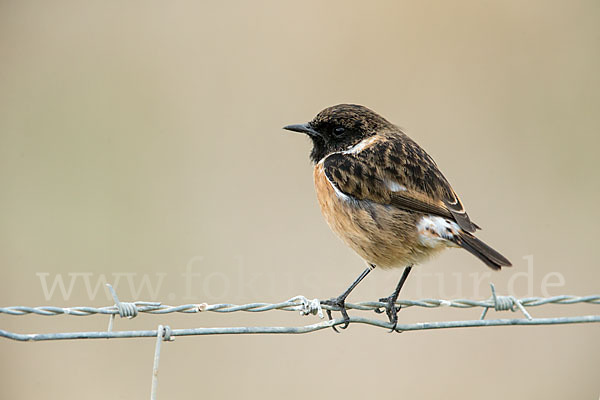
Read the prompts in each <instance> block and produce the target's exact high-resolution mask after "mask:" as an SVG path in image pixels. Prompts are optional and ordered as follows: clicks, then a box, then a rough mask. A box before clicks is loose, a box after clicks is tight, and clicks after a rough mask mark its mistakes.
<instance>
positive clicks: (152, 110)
mask: <svg viewBox="0 0 600 400" xmlns="http://www.w3.org/2000/svg"><path fill="white" fill-rule="evenodd" d="M0 53H1V54H2V56H1V58H2V61H1V63H0V187H2V190H1V192H0V220H1V222H0V262H1V265H2V271H3V274H2V279H1V280H0V305H2V306H12V305H27V306H42V305H54V306H106V305H111V304H112V303H113V301H112V300H111V298H110V296H109V294H108V292H107V291H106V290H105V289H104V287H103V284H104V283H105V282H109V283H113V285H115V287H116V289H117V292H118V294H119V297H120V298H121V300H122V301H133V300H156V301H161V302H163V303H166V304H173V305H176V304H186V303H200V302H207V303H222V302H225V303H236V304H244V303H249V302H256V301H265V302H279V301H284V300H286V299H288V298H290V297H293V296H295V295H298V294H303V295H305V296H307V297H309V298H329V297H332V296H337V295H338V294H339V293H340V292H341V291H342V290H343V289H345V288H346V287H347V286H348V284H349V283H350V282H351V281H352V280H353V279H354V278H355V277H356V276H357V275H358V274H359V273H360V271H362V269H363V268H364V265H363V262H362V261H361V260H360V259H359V258H358V256H356V255H355V254H354V253H352V252H351V250H349V249H348V248H346V247H345V245H343V244H342V242H341V241H339V240H338V239H337V238H336V237H335V236H334V234H333V233H331V232H330V231H329V228H328V227H327V225H326V224H325V222H324V220H323V219H322V217H321V215H320V211H319V209H318V205H317V202H316V199H315V195H314V190H313V183H312V166H311V164H310V162H309V159H308V153H309V151H310V143H309V140H308V139H307V138H305V137H302V136H300V135H294V134H291V133H289V132H287V131H283V130H282V129H281V127H282V126H284V125H287V124H290V123H300V122H306V121H308V120H310V119H311V118H312V117H313V116H314V115H315V114H316V113H317V112H318V111H320V110H321V109H323V108H325V107H327V106H330V105H334V104H337V103H347V102H349V103H358V104H363V105H366V106H368V107H370V108H372V109H374V110H376V111H377V112H379V113H380V114H382V115H384V116H385V117H386V118H388V119H389V120H390V121H392V122H394V123H396V124H398V125H400V126H401V127H403V128H404V129H405V131H406V132H407V133H408V134H409V135H410V136H411V137H413V138H414V139H415V140H416V141H417V142H418V143H419V144H421V145H422V146H423V147H424V148H425V149H426V150H427V151H428V152H429V153H430V154H431V156H432V157H433V158H434V159H435V160H436V161H437V163H438V165H439V166H440V168H441V169H442V170H443V171H444V173H445V175H446V177H447V178H448V180H449V181H450V182H451V183H452V184H453V186H454V188H455V190H456V191H457V192H458V193H459V194H460V195H461V198H462V200H463V201H464V203H465V205H466V207H467V209H468V210H469V214H470V215H471V217H472V218H473V220H474V221H476V222H477V223H478V224H479V225H481V226H482V227H483V231H481V234H480V237H481V238H482V239H484V240H485V241H486V242H488V243H490V244H491V245H492V246H493V247H495V248H497V249H498V250H500V251H501V252H502V253H503V254H505V255H506V256H507V257H508V258H509V259H510V260H511V261H512V262H513V264H514V267H513V268H512V269H505V270H503V271H502V272H500V273H492V272H490V271H488V269H487V268H486V267H485V266H484V265H483V264H482V263H481V262H479V261H478V260H477V259H476V258H474V257H472V256H470V255H469V254H468V253H467V252H465V251H459V250H451V251H446V252H445V253H443V254H442V255H441V256H440V257H438V258H436V259H435V260H432V261H431V262H428V263H426V264H424V265H421V266H419V267H418V269H417V270H416V272H414V274H413V275H412V276H411V277H410V278H409V280H408V281H407V284H406V285H405V287H404V290H403V293H402V297H404V298H409V299H419V298H469V299H485V298H488V297H489V296H490V292H489V283H490V282H494V283H495V284H496V287H497V289H498V292H499V293H501V294H513V295H515V296H520V297H523V296H553V295H559V294H574V295H590V294H596V293H599V292H600V285H599V279H600V268H598V267H599V265H598V261H597V251H596V248H595V247H596V246H597V242H596V240H597V237H598V232H597V230H598V223H599V222H600V211H599V208H598V206H597V205H598V201H599V200H600V180H599V179H598V170H599V168H600V159H599V157H598V145H599V144H600V140H599V139H598V133H599V131H600V113H599V112H598V109H599V106H600V75H599V74H598V71H600V3H599V2H597V1H593V0H590V1H570V2H566V1H546V0H544V1H528V2H522V1H453V2H445V1H419V2H417V1H413V2H408V1H389V2H385V1H381V2H346V1H329V2H322V1H302V2H281V1H252V2H241V1H237V2H179V1H177V2H171V1H170V2H164V1H133V2H126V3H123V2H118V1H108V2H106V1H105V2H96V3H89V2H76V1H66V2H65V1H63V2H60V1H57V2H34V1H6V0H5V1H1V2H0ZM400 274H401V271H400V270H398V271H389V272H388V271H377V270H376V271H375V272H374V273H373V274H371V275H370V276H369V277H368V279H367V280H366V281H365V282H364V283H363V284H361V285H360V286H359V287H358V288H357V289H356V290H355V292H354V293H353V294H352V296H351V297H350V298H349V301H353V302H357V301H366V300H375V299H378V298H379V297H383V296H387V295H388V294H389V293H390V292H391V291H392V290H393V288H394V287H395V284H396V282H397V280H398V278H399V276H400ZM530 312H531V313H532V314H533V315H534V316H535V317H544V316H556V315H573V316H574V315H586V314H598V306H591V305H587V306H586V305H577V306H560V305H556V306H547V307H543V308H534V309H530ZM352 314H359V315H362V316H365V317H379V318H385V317H384V316H376V315H375V314H365V313H360V312H356V311H355V312H352ZM479 314H480V310H456V309H446V308H445V309H441V310H427V309H423V308H410V309H406V310H403V311H402V312H401V313H400V322H401V323H403V322H404V323H411V322H418V321H441V320H456V319H477V318H478V317H479ZM488 315H489V317H488V318H509V317H521V315H520V314H511V313H507V312H505V313H503V314H499V313H496V312H493V311H491V312H490V313H489V314H488ZM318 321H319V320H318V318H317V317H315V316H309V317H300V316H298V315H297V314H296V313H285V312H270V313H264V314H244V313H235V314H228V315H215V314H197V315H168V316H152V315H140V316H138V317H137V318H135V319H133V320H124V319H123V320H121V319H117V320H116V321H115V329H119V330H133V329H156V326H157V325H158V324H168V325H170V326H171V328H192V327H212V326H280V325H284V326H298V325H306V324H309V323H315V322H318ZM107 323H108V317H105V316H90V317H80V318H75V317H68V316H67V317H65V316H61V317H41V316H34V315H29V316H24V317H15V316H7V315H1V316H0V327H1V328H2V329H5V330H9V331H13V332H19V333H32V332H68V331H97V330H105V329H106V326H107ZM599 334H600V326H597V325H578V326H574V325H569V326H547V327H497V328H477V329H456V330H438V331H422V332H407V333H403V334H388V333H386V331H385V330H383V329H377V328H374V327H368V326H359V325H351V326H350V328H349V329H348V330H346V331H343V332H342V334H339V335H338V334H335V333H334V332H332V331H331V330H327V331H320V332H317V333H313V334H307V335H298V336H284V335H282V336H214V337H185V338H178V339H177V340H176V341H175V342H173V343H167V344H165V345H164V347H163V351H162V357H161V369H160V374H159V377H160V378H159V391H158V397H159V398H163V399H169V398H170V399H173V398H178V399H187V398H197V397H200V396H210V398H232V397H233V396H239V397H247V398H254V397H258V396H261V398H267V399H271V398H273V399H274V398H289V399H301V398H306V397H308V396H317V397H319V398H324V397H326V396H334V395H338V396H340V395H341V396H344V397H348V398H359V397H365V396H377V397H381V398H388V397H395V396H403V397H406V398H441V397H443V398H448V399H479V398H483V397H485V398H489V399H505V398H507V397H508V398H523V399H525V398H527V399H532V398H536V399H541V398H544V399H564V398H567V397H568V398H577V399H596V398H598V395H599V394H600V385H599V383H598V360H599V358H600V343H599V341H598V335H599ZM154 343H155V341H154V340H152V339H135V340H133V339H123V340H102V341H83V340H79V341H64V342H43V343H17V342H12V341H8V340H6V339H4V340H0V354H2V357H1V358H0V397H2V398H5V399H9V398H10V399H30V398H35V397H45V398H61V399H79V398H86V399H104V398H115V399H143V398H147V397H148V394H149V391H150V378H151V370H152V358H153V352H154Z"/></svg>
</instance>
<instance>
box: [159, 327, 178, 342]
mask: <svg viewBox="0 0 600 400" xmlns="http://www.w3.org/2000/svg"><path fill="white" fill-rule="evenodd" d="M162 329H163V331H162V340H163V341H165V342H172V341H173V340H175V338H172V337H171V333H172V332H173V331H172V330H171V327H170V326H169V325H163V326H162Z"/></svg>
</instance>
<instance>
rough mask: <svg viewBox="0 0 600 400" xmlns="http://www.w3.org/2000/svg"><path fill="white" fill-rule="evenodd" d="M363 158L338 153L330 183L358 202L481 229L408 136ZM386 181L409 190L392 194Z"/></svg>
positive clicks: (330, 162) (328, 165)
mask: <svg viewBox="0 0 600 400" xmlns="http://www.w3.org/2000/svg"><path fill="white" fill-rule="evenodd" d="M386 139H387V140H383V141H378V142H377V143H376V144H374V145H373V146H371V147H369V148H366V149H364V150H363V151H361V152H359V153H334V154H331V155H329V156H327V157H326V158H325V160H324V161H323V163H324V165H323V167H324V171H325V174H326V175H327V177H328V179H329V180H330V181H331V182H332V183H333V184H334V185H335V186H336V187H337V188H338V189H339V190H340V191H342V192H343V193H345V194H347V195H349V196H352V197H354V198H356V199H358V200H370V201H373V202H376V203H379V204H388V205H393V206H395V207H398V208H402V209H406V210H410V211H417V212H423V213H428V214H433V215H439V216H441V217H445V218H450V219H453V220H455V221H456V223H457V224H458V225H459V226H460V227H461V228H462V229H463V230H465V231H467V232H474V231H475V229H477V228H478V226H477V225H475V224H474V223H472V222H471V220H470V219H469V216H468V215H467V213H466V212H465V211H464V208H463V206H462V203H461V202H460V199H459V198H458V196H457V195H456V193H454V190H452V187H450V184H449V183H448V181H447V180H446V178H444V176H443V175H442V173H441V172H440V171H439V169H438V168H437V165H436V164H435V162H434V161H433V159H432V158H431V157H430V156H429V155H428V154H427V153H426V152H425V151H424V150H423V149H422V148H421V147H419V145H417V144H416V143H415V142H414V141H412V140H411V139H410V138H408V136H406V135H403V134H400V135H393V136H388V137H387V138H386ZM386 180H391V181H394V182H397V183H398V184H400V185H402V186H404V187H405V188H406V190H402V191H391V190H390V189H389V188H388V187H387V186H386Z"/></svg>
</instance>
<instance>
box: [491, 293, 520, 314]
mask: <svg viewBox="0 0 600 400" xmlns="http://www.w3.org/2000/svg"><path fill="white" fill-rule="evenodd" d="M516 302H517V299H515V297H514V296H496V295H495V293H494V310H496V311H508V310H510V311H515V305H516Z"/></svg>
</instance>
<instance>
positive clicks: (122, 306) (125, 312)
mask: <svg viewBox="0 0 600 400" xmlns="http://www.w3.org/2000/svg"><path fill="white" fill-rule="evenodd" d="M106 286H108V290H110V294H111V295H112V297H113V300H114V301H115V306H116V307H117V311H119V316H120V317H121V318H123V317H126V318H129V319H131V318H135V317H137V315H138V308H137V305H135V303H128V302H125V301H124V302H120V301H119V297H118V296H117V292H115V289H114V288H113V287H112V285H111V284H110V283H107V284H106Z"/></svg>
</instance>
